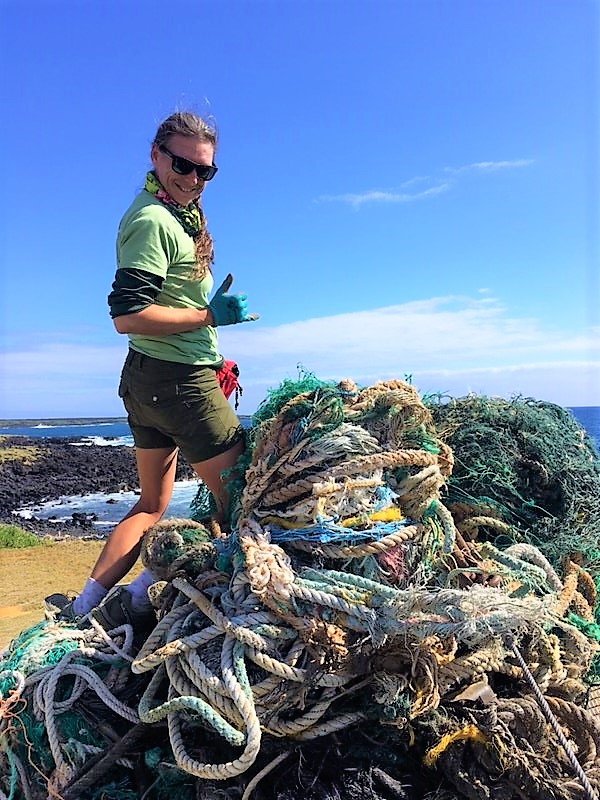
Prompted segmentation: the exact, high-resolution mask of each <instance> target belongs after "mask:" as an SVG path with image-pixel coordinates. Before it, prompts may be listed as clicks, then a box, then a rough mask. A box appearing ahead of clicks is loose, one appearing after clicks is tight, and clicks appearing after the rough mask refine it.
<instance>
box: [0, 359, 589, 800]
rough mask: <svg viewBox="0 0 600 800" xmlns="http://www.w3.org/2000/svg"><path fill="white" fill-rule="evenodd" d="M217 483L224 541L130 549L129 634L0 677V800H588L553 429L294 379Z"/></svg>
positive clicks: (574, 604) (13, 660)
mask: <svg viewBox="0 0 600 800" xmlns="http://www.w3.org/2000/svg"><path fill="white" fill-rule="evenodd" d="M230 479H231V483H230V486H231V487H232V509H233V511H232V513H233V520H234V525H233V529H232V533H231V534H229V535H222V534H220V532H219V531H218V530H215V529H214V526H213V527H211V526H210V525H209V524H208V522H207V521H194V520H164V521H163V522H161V523H159V524H158V525H155V526H154V527H153V528H151V529H150V530H149V531H148V532H147V534H146V536H145V539H144V542H143V548H142V560H143V562H144V564H145V565H146V566H147V567H148V568H149V569H151V570H152V572H153V574H154V575H155V576H156V579H157V582H156V584H155V585H154V586H153V587H152V591H151V599H152V601H153V603H154V605H155V608H156V625H155V627H154V628H153V629H152V630H149V631H146V632H144V634H145V635H144V636H142V637H140V632H139V631H133V630H132V629H131V627H130V626H128V625H123V626H121V627H120V628H116V629H115V630H112V631H108V632H105V631H104V630H103V629H102V627H101V626H100V625H99V624H97V623H96V622H94V621H93V620H92V621H90V622H89V627H84V628H82V629H81V630H79V629H77V628H75V627H74V626H72V625H68V624H65V623H60V624H57V623H56V622H54V621H53V620H52V619H48V620H46V621H45V622H42V623H40V624H39V625H38V626H36V627H35V628H32V629H30V630H28V631H25V632H24V633H23V634H21V636H20V637H18V638H17V639H15V640H14V641H13V642H12V643H11V645H10V646H9V648H8V650H7V651H6V652H5V653H4V654H3V657H2V661H1V663H0V698H1V700H0V703H1V707H2V727H1V729H0V731H1V733H0V735H1V737H2V738H1V742H2V749H1V752H0V798H2V800H3V798H10V799H11V800H13V799H14V800H20V798H25V800H38V798H46V797H56V798H58V797H61V798H65V800H69V798H72V799H73V800H74V799H75V798H84V799H86V798H94V799H95V798H124V800H129V798H132V799H133V798H139V797H143V798H145V799H146V800H149V798H161V799H162V798H167V797H169V798H171V797H178V798H180V797H181V798H184V800H186V799H187V798H190V799H192V798H214V799H215V800H216V799H217V798H221V799H225V798H240V800H249V798H257V800H261V799H262V798H264V800H267V799H268V798H276V799H277V800H295V799H296V798H300V797H302V798H309V799H312V798H315V800H316V798H331V800H333V799H334V798H336V799H337V798H340V799H341V798H363V799H364V800H375V798H382V799H383V798H402V799H406V800H417V798H419V799H421V798H424V799H425V800H455V799H456V800H458V799H459V798H502V799H504V798H506V800H511V799H512V798H515V800H516V798H531V799H532V800H537V798H539V799H540V800H542V798H543V799H544V800H546V799H547V798H556V800H563V799H564V800H567V798H584V797H586V798H594V797H597V792H598V789H599V788H600V754H599V753H600V717H599V716H598V715H597V707H598V702H597V696H596V694H595V691H596V690H595V688H594V687H595V675H596V656H597V653H598V641H599V640H600V628H598V626H597V623H596V616H595V614H596V605H597V603H596V594H597V593H596V583H595V581H596V580H597V578H598V569H597V565H598V558H597V553H596V551H595V549H594V547H595V543H594V547H592V546H591V544H592V541H593V540H594V537H595V536H596V535H597V528H596V527H595V526H597V524H598V513H599V512H598V509H599V508H600V504H599V503H598V502H597V501H598V500H599V499H600V472H599V465H598V456H597V454H596V453H595V451H594V450H593V448H592V446H591V444H590V442H589V441H588V440H587V439H586V437H585V434H584V433H583V432H582V431H581V429H580V428H579V427H578V426H577V424H576V423H575V422H574V420H573V419H572V418H571V417H570V416H568V414H567V412H563V411H562V410H560V409H558V408H557V407H556V406H549V405H547V404H540V403H535V402H534V401H529V400H528V401H521V400H515V401H512V402H511V403H504V402H499V401H495V400H489V399H484V398H468V399H466V400H464V401H455V402H453V403H446V404H442V403H440V402H437V401H435V402H434V401H431V399H430V400H428V402H427V404H425V403H424V402H423V401H422V400H421V399H420V398H419V396H418V394H417V392H416V391H415V389H414V388H413V387H412V386H411V385H410V384H408V383H406V382H404V381H388V382H385V383H377V384H375V385H373V386H371V387H368V388H365V389H359V388H358V387H357V386H355V385H354V384H353V383H352V382H351V381H344V382H342V383H340V384H331V383H326V382H322V381H319V380H318V379H316V378H315V377H314V376H311V375H304V376H303V377H302V379H301V380H300V381H296V382H294V381H286V382H284V383H283V384H282V385H281V386H280V387H279V388H278V389H277V390H273V391H272V392H270V393H269V395H268V397H267V399H266V400H265V401H264V403H263V404H262V405H261V407H260V408H259V410H258V412H257V413H256V415H255V417H254V419H253V428H252V431H251V434H250V443H249V447H248V450H247V453H246V456H245V460H244V461H243V463H241V464H240V465H239V468H238V470H237V472H236V473H235V474H232V475H231V476H230ZM200 505H201V506H202V505H203V503H200Z"/></svg>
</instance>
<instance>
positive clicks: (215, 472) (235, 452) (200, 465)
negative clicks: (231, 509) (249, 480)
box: [192, 439, 244, 523]
mask: <svg viewBox="0 0 600 800" xmlns="http://www.w3.org/2000/svg"><path fill="white" fill-rule="evenodd" d="M243 451H244V440H243V439H241V440H240V441H238V442H237V443H236V444H234V445H233V447H231V448H230V449H229V450H226V451H225V452H224V453H220V454H219V455H218V456H214V458H209V459H208V460H207V461H197V462H196V463H195V464H192V467H193V468H194V470H195V472H196V474H197V475H198V476H199V477H200V478H202V480H203V481H204V483H205V484H206V485H207V486H208V488H209V489H210V492H211V494H212V496H213V498H214V501H215V505H216V507H217V513H216V518H217V522H219V523H222V522H224V521H225V511H226V509H227V505H228V502H229V494H228V492H227V479H225V480H223V479H222V478H221V472H222V471H223V470H225V469H231V467H233V466H234V464H235V463H236V461H237V460H238V458H239V457H240V455H241V454H242V453H243Z"/></svg>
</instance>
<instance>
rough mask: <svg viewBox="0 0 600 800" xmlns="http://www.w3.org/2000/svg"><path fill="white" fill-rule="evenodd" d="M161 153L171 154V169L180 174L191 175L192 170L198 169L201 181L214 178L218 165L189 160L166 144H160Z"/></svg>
mask: <svg viewBox="0 0 600 800" xmlns="http://www.w3.org/2000/svg"><path fill="white" fill-rule="evenodd" d="M158 149H159V150H160V152H161V153H164V154H165V155H166V156H169V158H170V159H171V169H172V170H173V172H176V173H177V174H178V175H189V174H190V172H193V171H194V170H196V175H197V176H198V177H199V178H200V180H201V181H209V180H211V178H214V177H215V175H216V173H217V169H218V167H217V166H216V165H215V164H194V162H193V161H188V160H187V158H182V156H176V155H175V153H172V152H171V151H170V150H169V148H168V147H166V146H165V145H164V144H161V145H159V146H158Z"/></svg>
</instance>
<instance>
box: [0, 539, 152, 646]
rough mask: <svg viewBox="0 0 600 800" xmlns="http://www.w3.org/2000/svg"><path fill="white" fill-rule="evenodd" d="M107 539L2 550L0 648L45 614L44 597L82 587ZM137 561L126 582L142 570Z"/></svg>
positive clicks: (0, 555) (77, 589)
mask: <svg viewBox="0 0 600 800" xmlns="http://www.w3.org/2000/svg"><path fill="white" fill-rule="evenodd" d="M103 545H104V542H101V541H93V542H84V541H81V540H69V541H64V542H53V543H52V544H48V545H46V546H44V547H27V548H25V549H19V550H11V549H2V550H0V586H1V587H2V597H1V600H0V603H1V605H0V649H1V648H3V647H6V645H7V644H8V643H9V642H10V640H11V639H13V638H14V637H15V636H16V635H17V634H18V633H20V632H21V631H22V630H24V629H25V628H28V627H30V626H31V625H35V623H36V622H40V620H42V619H43V618H44V597H46V596H47V595H49V594H52V592H64V593H65V594H71V593H73V594H76V593H77V592H78V591H80V590H81V588H82V586H83V584H84V583H85V581H86V579H87V578H88V577H89V574H90V571H91V569H92V567H93V566H94V564H95V562H96V559H97V558H98V555H99V553H100V550H101V549H102V547H103ZM141 568H142V567H141V565H140V563H139V562H138V564H136V566H135V567H134V568H133V570H132V571H131V573H130V575H129V576H128V577H127V578H125V579H124V581H123V582H124V583H126V582H127V581H128V580H130V579H131V578H132V577H134V576H135V575H137V574H138V573H139V571H140V570H141Z"/></svg>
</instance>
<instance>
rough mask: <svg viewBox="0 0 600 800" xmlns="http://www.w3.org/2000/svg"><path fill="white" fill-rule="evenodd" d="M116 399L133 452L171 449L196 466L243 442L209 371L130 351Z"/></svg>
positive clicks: (242, 433) (241, 435)
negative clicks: (120, 403) (124, 416)
mask: <svg viewBox="0 0 600 800" xmlns="http://www.w3.org/2000/svg"><path fill="white" fill-rule="evenodd" d="M119 397H121V399H122V400H123V404H124V406H125V410H126V411H127V421H128V423H129V427H130V428H131V432H132V434H133V441H134V443H135V446H136V447H139V448H141V449H146V450H153V449H157V448H162V447H173V446H176V447H179V449H180V450H181V452H182V453H183V455H184V456H185V458H186V459H187V460H188V461H189V463H190V464H196V463H198V462H200V461H208V460H209V459H211V458H214V457H215V456H218V455H220V454H221V453H224V452H226V451H227V450H229V449H230V448H232V447H233V446H234V445H235V444H237V443H238V442H239V441H240V440H242V439H243V438H244V428H243V426H242V425H241V423H240V421H239V419H238V418H237V416H236V414H235V412H234V411H233V409H232V407H231V406H230V405H229V402H228V400H227V399H226V398H225V395H224V394H223V392H222V391H221V387H220V386H219V383H218V381H217V377H216V372H215V370H214V369H213V368H212V367H205V366H196V365H193V364H179V363H176V362H174V361H162V360H161V359H158V358H151V357H150V356H146V355H143V354H142V353H137V352H136V351H135V350H131V349H130V350H129V353H128V355H127V358H126V359H125V364H124V365H123V371H122V372H121V381H120V383H119Z"/></svg>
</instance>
